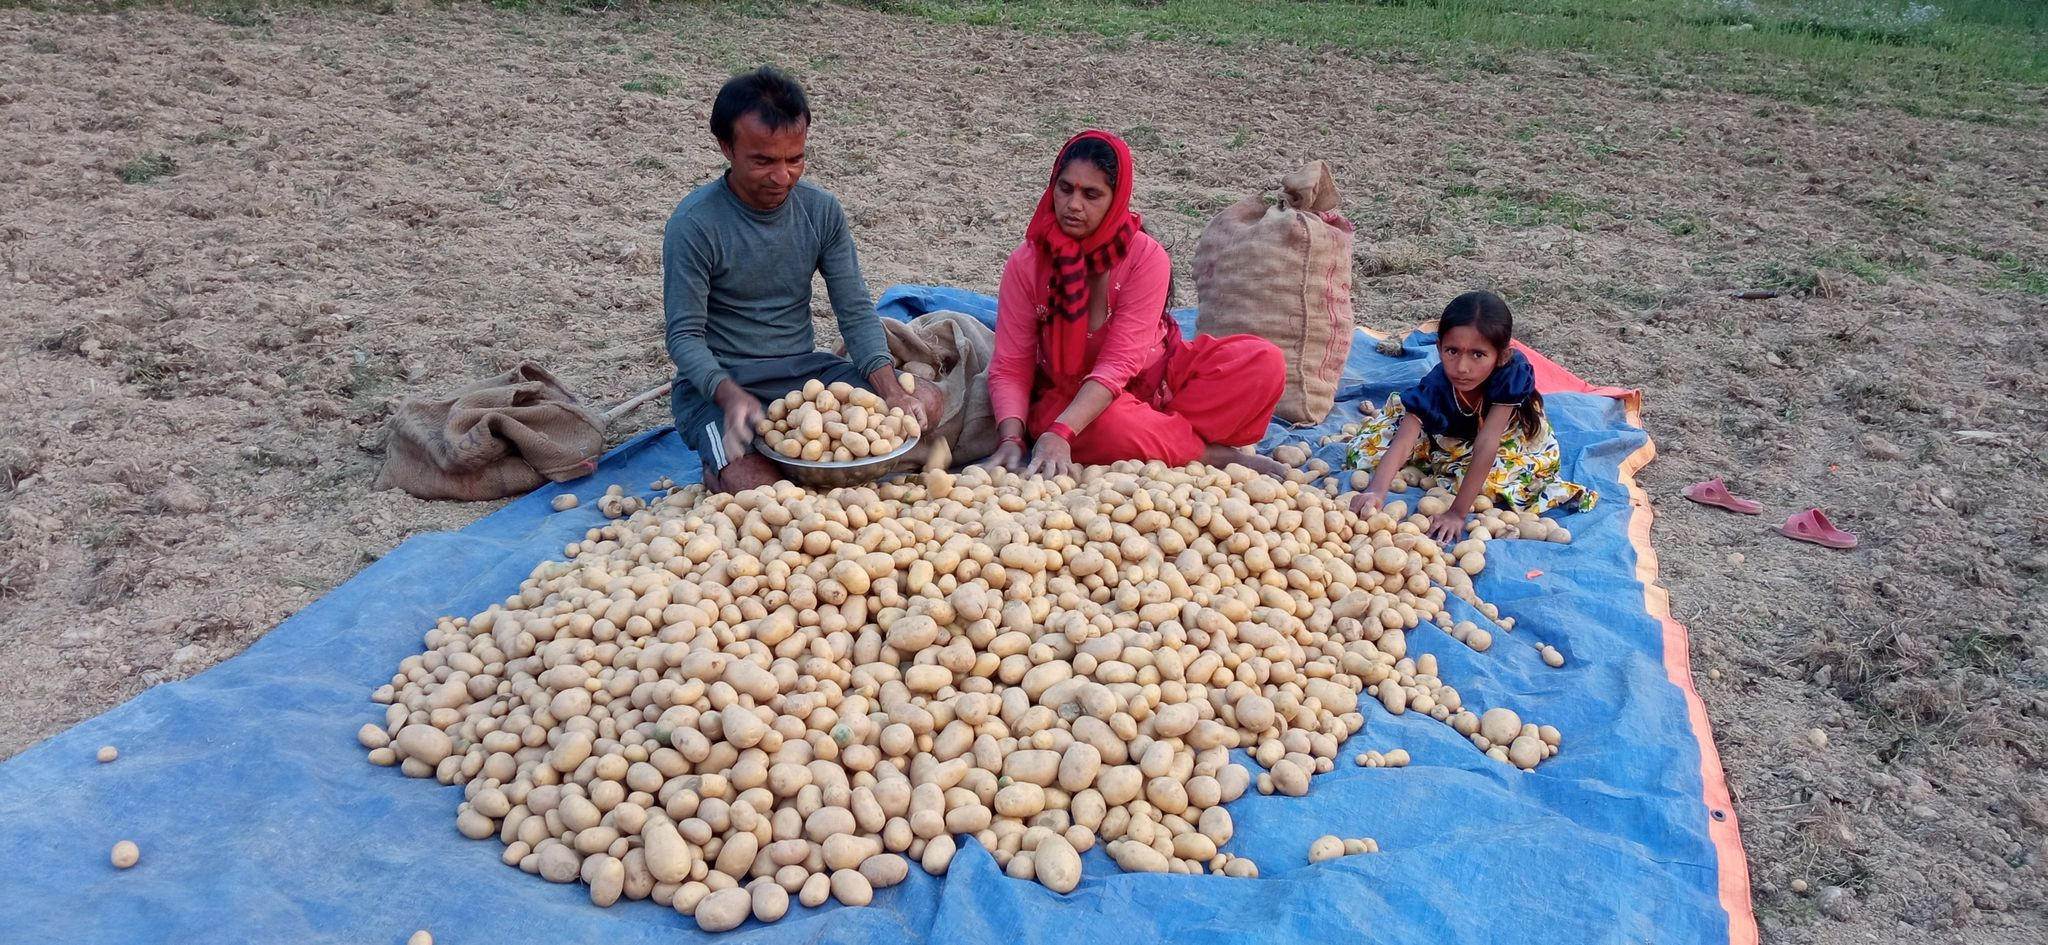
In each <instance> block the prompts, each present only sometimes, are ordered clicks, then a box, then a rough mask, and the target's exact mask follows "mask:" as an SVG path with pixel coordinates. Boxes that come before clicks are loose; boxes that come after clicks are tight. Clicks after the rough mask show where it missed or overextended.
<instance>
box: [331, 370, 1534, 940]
mask: <svg viewBox="0 0 2048 945" xmlns="http://www.w3.org/2000/svg"><path fill="white" fill-rule="evenodd" d="M835 396H836V395H835ZM786 415H787V411H785V416H786ZM807 442H815V441H807ZM1425 524H1426V519H1422V518H1420V517H1419V516H1416V517H1409V518H1407V519H1396V518H1395V517H1392V516H1390V515H1388V514H1387V513H1386V512H1384V511H1382V512H1380V513H1376V514H1374V515H1372V516H1371V517H1369V518H1368V519H1366V520H1360V519H1358V518H1357V517H1356V516H1354V515H1352V514H1351V513H1350V512H1349V511H1348V510H1346V508H1345V506H1344V505H1343V503H1342V502H1341V501H1340V500H1338V499H1336V498H1333V497H1331V496H1329V495H1327V494H1326V493H1324V492H1322V491H1319V490H1316V489H1313V488H1305V487H1303V486H1302V485H1301V484H1300V483H1295V482H1282V481H1280V480H1276V479H1272V478H1268V477H1263V476H1258V475H1256V474H1254V473H1251V472H1250V471H1249V470H1246V469H1244V468H1242V467H1239V466H1232V467H1230V468H1229V469H1227V470H1219V469H1213V468H1210V467H1206V466H1201V465H1191V466H1187V467H1178V468H1176V467H1166V466H1163V465H1161V464H1157V463H1153V464H1143V465H1141V464H1137V463H1123V464H1118V465H1116V466H1111V467H1095V468H1092V469H1090V470H1088V471H1087V478H1086V479H1085V480H1083V481H1080V482H1076V481H1074V480H1072V479H1068V478H1065V477H1061V478H1059V479H1051V480H1048V479H1042V478H1036V479H1028V480H1027V479H1022V478H1019V477H1017V476H1016V475H1014V474H1010V473H995V472H991V471H988V470H985V469H980V468H975V469H970V470H969V471H967V472H966V473H963V474H958V475H955V474H952V473H948V472H944V471H933V472H927V473H924V474H922V475H920V476H912V477H908V478H905V479H902V480H899V481H894V482H889V483H882V484H878V485H872V486H864V487H860V488H846V489H837V490H833V491H831V492H829V493H825V494H817V493H810V492H805V491H803V490H801V489H799V488H797V487H796V486H793V485H791V484H789V483H786V482H785V483H779V484H777V485H775V486H773V487H764V488H761V489H756V490H753V491H749V492H744V493H739V494H737V495H730V496H707V495H706V494H705V493H704V492H703V490H702V488H701V487H697V486H692V487H689V488H687V489H681V490H675V491H673V492H672V493H670V494H669V495H667V496H665V497H661V498H658V499H656V500H654V502H653V503H652V504H651V506H650V507H649V508H647V509H645V510H643V511H641V512H639V513H637V514H634V515H633V516H632V517H630V518H627V519H624V520H619V521H612V522H608V523H606V524H604V525H603V526H601V527H598V528H593V529H591V530H590V531H589V532H588V533H586V535H585V536H584V538H583V539H582V540H581V541H576V542H572V543H570V544H569V545H568V546H567V547H565V548H564V551H563V553H564V556H565V558H566V560H561V561H550V562H547V563H545V564H542V565H540V566H539V567H538V568H536V569H535V570H534V572H533V573H532V575H531V576H530V577H529V578H528V579H527V580H526V581H525V582H523V583H522V584H521V585H520V587H519V588H518V590H517V591H516V592H515V593H514V594H512V595H511V596H510V597H508V598H506V600H505V601H504V602H503V603H502V604H499V605H493V606H492V607H490V608H489V609H487V610H485V611H484V612H483V613H480V614H476V615H474V616H470V617H444V618H442V619H441V620H440V621H439V622H438V624H437V625H436V626H435V627H434V629H432V630H430V631H428V632H427V633H426V635H425V646H426V651H425V652H424V653H421V654H417V655H414V656H410V657H407V658H406V659H405V660H404V661H403V662H401V663H400V665H399V667H398V671H397V673H396V674H395V675H394V676H393V677H392V679H391V682H390V683H389V684H388V685H385V686H382V687H380V688H379V689H378V690H377V691H376V693H375V695H374V699H375V700H376V701H377V702H379V703H383V704H385V705H387V706H388V708H387V710H386V713H385V718H384V721H383V724H381V725H378V724H370V725H365V726H363V727H362V730H361V731H360V732H359V733H358V738H359V740H360V741H361V742H362V744H363V745H364V746H365V748H367V749H368V750H369V760H370V761H371V762H373V763H376V764H381V765H398V766H400V767H401V769H402V770H403V771H404V772H405V773H406V774H408V775H411V776H413V777H422V778H424V777H433V778H437V779H439V780H440V781H442V782H443V783H447V784H461V785H464V797H465V800H464V802H463V803H462V804H461V805H460V807H459V808H458V811H457V815H456V826H457V828H458V829H459V830H460V831H461V832H462V833H463V834H464V835H465V836H468V837H471V838H475V839H483V838H487V837H495V838H497V839H498V840H499V841H500V842H502V843H503V844H504V845H505V849H504V853H503V859H504V862H506V863H507V864H510V865H514V866H517V867H518V868H520V869H523V870H526V871H527V872H530V873H538V874H540V875H541V876H542V877H544V878H546V879H548V880H550V881H553V882H558V883H567V882H574V881H576V880H578V879H580V880H582V881H583V882H585V883H587V884H588V886H589V890H590V897H591V900H592V901H593V902H594V903H596V904H598V905H600V906H609V905H611V904H612V903H614V902H616V901H618V900H619V899H620V898H627V899H653V900H654V901H655V902H657V903H660V904H663V905H667V906H671V907H673V908H675V909H676V910H678V911H679V912H681V913H683V914H685V915H693V916H695V917H696V919H697V922H698V924H699V925H700V926H701V927H702V928H704V929H707V930H721V929H728V928H732V927H734V926H737V925H739V924H740V923H742V922H744V921H745V920H746V919H747V918H748V917H750V916H751V917H753V918H756V919H760V920H762V921H774V920H775V919H777V918H779V917H781V916H782V915H783V914H784V913H785V912H786V911H787V910H788V908H789V903H790V899H791V898H792V897H794V898H795V899H796V900H797V901H798V902H799V903H801V904H803V905H807V906H815V905H819V904H822V903H824V902H825V901H826V900H827V899H834V900H837V901H839V902H841V903H843V904H847V905H864V904H867V903H868V902H869V901H870V900H871V898H872V897H873V895H874V890H875V889H877V888H880V887H886V886H889V885H892V884H895V883H898V882H901V881H902V880H903V879H904V878H905V876H906V875H907V872H908V868H909V866H910V865H911V863H913V862H914V863H916V864H917V865H918V866H920V867H921V868H923V869H924V870H926V871H927V872H930V873H932V874H943V873H944V872H945V871H946V869H947V866H948V864H949V863H950V862H951V861H952V858H953V856H954V853H955V851H956V849H957V847H956V840H955V837H956V836H957V835H962V834H965V835H970V836H972V837H974V838H975V840H976V841H977V842H979V843H980V844H981V846H982V847H983V848H985V849H986V850H988V851H990V853H991V854H992V855H993V857H994V859H995V861H996V863H997V864H999V865H1000V866H1001V867H1002V868H1003V869H1004V870H1005V872H1006V873H1008V875H1010V876H1013V877H1017V878H1020V879H1025V880H1035V881H1037V882H1040V883H1042V884H1044V885H1046V886H1047V887H1049V888H1051V889H1053V890H1056V891H1059V892H1062V893H1064V892H1068V891H1071V890H1072V889H1074V888H1075V886H1076V884H1078V883H1079V881H1080V876H1081V859H1080V854H1081V853H1083V852H1085V851H1087V850H1089V849H1091V848H1092V847H1094V846H1095V845H1096V844H1097V843H1107V852H1108V854H1109V855H1110V857H1111V858H1112V859H1113V860H1114V861H1115V862H1116V863H1117V864H1118V865H1119V866H1120V867H1121V868H1122V869H1124V870H1126V871H1145V872H1160V873H1203V872H1207V873H1221V874H1224V875H1229V876H1256V875H1257V873H1258V867H1257V865H1256V864H1255V863H1253V862H1252V861H1251V860H1248V859H1244V858H1241V857H1232V856H1231V855H1229V854H1228V853H1225V852H1223V850H1222V848H1223V847H1224V846H1225V845H1226V844H1228V843H1229V842H1230V840H1231V837H1232V835H1233V830H1234V828H1233V825H1232V821H1231V816H1230V813H1229V811H1228V810H1227V809H1226V807H1225V805H1226V804H1228V803H1229V802H1230V801H1232V800H1235V799H1237V798H1238V797H1240V796H1242V795H1243V794H1244V792H1245V791H1246V790H1248V789H1250V788H1251V787H1252V786H1253V784H1254V783H1256V785H1257V787H1258V789H1259V790H1261V791H1264V792H1269V793H1270V792H1278V793H1282V794H1287V795H1293V796H1300V795H1303V794H1306V793H1307V792H1308V789H1309V779H1310V777H1311V776H1312V775H1314V774H1318V773H1323V772H1328V771H1330V770H1332V768H1333V765H1334V763H1335V761H1336V759H1337V757H1338V751H1339V746H1340V745H1342V743H1343V742H1344V741H1345V740H1346V738H1348V737H1349V736H1350V735H1352V734H1353V733H1355V732H1357V731H1358V730H1359V728H1360V727H1362V726H1363V725H1364V724H1365V717H1364V715H1362V714H1361V713H1360V711H1359V700H1360V698H1361V697H1365V698H1376V699H1378V700H1379V701H1380V702H1381V703H1382V705H1384V706H1385V707H1386V708H1387V709H1388V711H1390V712H1394V713H1403V712H1419V713H1422V714H1425V715H1429V716H1430V717H1432V718H1434V719H1436V720H1438V721H1439V722H1442V723H1444V724H1447V725H1450V726H1452V727H1454V728H1455V729H1456V730H1457V731H1459V732H1461V733H1465V734H1468V735H1471V736H1472V740H1473V744H1474V746H1475V747H1477V748H1478V749H1479V750H1481V751H1484V752H1486V753H1487V754H1489V755H1490V756H1492V757H1495V758H1497V759H1499V760H1501V761H1503V762H1507V763H1513V764H1516V765H1519V766H1521V767H1523V768H1532V767H1534V765H1535V763H1536V761H1538V760H1541V759H1542V758H1543V757H1548V755H1549V754H1551V753H1553V752H1554V751H1555V750H1556V745H1557V738H1556V732H1555V730H1554V729H1548V728H1541V729H1539V728H1537V727H1535V726H1529V727H1528V731H1527V734H1528V736H1529V738H1528V739H1525V738H1523V735H1524V734H1525V733H1524V732H1523V730H1522V726H1521V724H1520V721H1519V718H1518V717H1515V716H1514V713H1512V712H1508V713H1507V717H1508V718H1514V721H1515V731H1514V732H1512V733H1510V732H1509V731H1508V730H1507V728H1506V727H1504V722H1505V719H1504V718H1502V717H1500V716H1498V715H1497V713H1501V712H1504V711H1506V710H1503V709H1499V708H1495V709H1490V710H1487V711H1486V713H1485V714H1484V715H1483V716H1482V715H1479V714H1475V710H1474V709H1473V708H1471V707H1468V706H1467V705H1466V704H1465V703H1464V700H1463V698H1462V697H1461V695H1460V694H1459V693H1458V691H1457V690H1456V689H1454V688H1452V687H1451V686H1450V685H1448V684H1446V683H1444V682H1443V681H1442V680H1441V679H1439V678H1438V677H1437V666H1436V659H1435V657H1434V656H1433V655H1430V654H1426V653H1423V654H1411V653H1410V652H1409V647H1408V633H1409V631H1411V630H1413V629H1415V628H1416V627H1418V626H1419V625H1420V624H1421V623H1423V622H1425V621H1427V622H1431V623H1434V624H1436V625H1437V626H1439V627H1445V628H1448V627H1451V626H1453V625H1454V621H1453V620H1452V618H1451V614H1450V613H1449V612H1448V611H1447V610H1446V609H1445V604H1446V601H1447V600H1448V598H1449V597H1451V596H1457V597H1460V598H1462V599H1465V600H1466V601H1468V602H1470V603H1472V604H1473V605H1474V606H1475V607H1480V608H1482V609H1483V610H1484V612H1486V613H1488V615H1489V618H1492V617H1497V613H1495V612H1494V611H1493V608H1492V606H1491V605H1489V604H1485V603H1484V602H1482V601H1479V600H1478V598H1477V597H1476V596H1474V595H1473V593H1472V589H1471V572H1472V571H1475V570H1477V568H1476V566H1475V565H1476V564H1477V563H1478V562H1474V561H1471V560H1469V558H1468V560H1463V561H1461V560H1460V559H1458V558H1454V557H1452V555H1451V554H1450V553H1448V552H1446V551H1445V550H1443V549H1442V548H1440V547H1439V546H1438V545H1437V544H1435V543H1434V542H1432V541H1430V540H1429V539H1428V538H1427V537H1426V536H1425V535H1424V534H1423V532H1422V528H1423V526H1424V525H1425ZM1531 739H1533V740H1534V742H1535V744H1536V746H1537V747H1535V748H1532V747H1531V745H1530V744H1529V742H1530V740H1531ZM1239 747H1242V748H1245V749H1248V750H1249V751H1250V753H1251V755H1252V756H1253V757H1254V758H1255V759H1256V761H1257V763H1258V764H1259V765H1260V766H1262V767H1263V768H1265V769H1266V770H1265V771H1263V772H1261V773H1259V774H1258V775H1257V777H1256V779H1254V778H1253V776H1252V774H1251V772H1250V770H1249V769H1248V768H1246V767H1245V766H1243V765H1241V764H1237V763H1234V762H1233V761H1232V760H1231V754H1230V751H1231V749H1233V748H1239ZM1396 757H1398V759H1399V761H1398V762H1396V761H1395V760H1394V759H1395V758H1396ZM1374 760H1377V761H1380V762H1381V763H1386V764H1396V763H1405V762H1406V760H1407V758H1406V753H1405V752H1398V753H1390V754H1389V755H1386V756H1380V757H1379V758H1377V759H1374Z"/></svg>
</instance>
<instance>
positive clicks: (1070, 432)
mask: <svg viewBox="0 0 2048 945" xmlns="http://www.w3.org/2000/svg"><path fill="white" fill-rule="evenodd" d="M1045 432H1047V433H1050V434H1052V435H1053V436H1056V437H1059V438H1060V439H1062V440H1065V441H1067V442H1069V443H1072V442H1074V428H1073V427H1070V426H1067V425H1066V424H1064V423H1061V422H1059V421H1058V420H1054V421H1053V422H1052V426H1049V427H1046V428H1045Z"/></svg>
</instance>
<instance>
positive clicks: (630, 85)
mask: <svg viewBox="0 0 2048 945" xmlns="http://www.w3.org/2000/svg"><path fill="white" fill-rule="evenodd" d="M675 84H676V83H675V80H674V79H671V78H669V77H668V76H665V75H653V76H646V77H644V78H639V79H634V80H632V81H630V82H626V83H624V84H622V85H620V86H619V88H622V89H625V90H626V91H628V92H646V93H648V94H649V95H667V94H668V93H669V90H670V89H673V88H675Z"/></svg>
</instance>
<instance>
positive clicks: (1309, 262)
mask: <svg viewBox="0 0 2048 945" xmlns="http://www.w3.org/2000/svg"><path fill="white" fill-rule="evenodd" d="M1280 190H1281V203H1280V205H1279V206H1269V205H1267V203H1266V201H1265V198H1264V197H1263V196H1262V195H1254V196H1251V197H1247V198H1245V199H1243V200H1241V201H1238V202H1237V203H1236V204H1234V205H1232V206H1230V207H1227V208H1225V209H1224V210H1223V212H1222V213H1219V214H1217V215H1216V219H1214V220H1211V221H1209V226H1208V228H1207V229H1205V230H1203V231H1202V239H1201V242H1199V243H1197V244H1195V296H1196V304H1197V305H1198V306H1199V313H1198V314H1197V316H1196V319H1195V330H1196V331H1198V332H1201V333H1203V334H1208V335H1217V336H1223V335H1257V336H1259V337H1261V338H1264V339H1266V340H1267V341H1270V342H1272V343H1273V344H1275V345H1277V346H1279V348H1280V352H1281V353H1282V354H1284V355H1286V356H1287V387H1286V390H1285V391H1283V392H1282V393H1281V395H1280V404H1279V405H1278V406H1276V407H1274V408H1273V413H1274V415H1275V416H1278V417H1280V418H1281V419H1283V420H1286V421H1288V422H1289V423H1320V422H1322V419H1323V417H1325V416H1327V415H1328V414H1329V412H1330V407H1331V405H1332V404H1334V403H1335V402H1336V399H1337V385H1338V383H1339V381H1340V380H1342V378H1343V376H1344V359H1345V358H1346V357H1348V356H1349V355H1350V354H1351V337H1352V332H1353V331H1354V326H1353V323H1352V321H1351V221H1349V220H1346V219H1344V217H1343V216H1342V215H1341V214H1339V213H1337V212H1336V209H1337V185H1336V183H1335V182H1334V181H1332V180H1331V179H1330V166H1329V165H1328V164H1325V163H1323V162H1322V161H1316V162H1314V163H1311V164H1309V165H1308V166H1307V167H1304V168H1302V169H1301V170H1299V171H1296V172H1294V173H1292V174H1289V175H1287V176H1286V177H1285V178H1282V179H1281V182H1280Z"/></svg>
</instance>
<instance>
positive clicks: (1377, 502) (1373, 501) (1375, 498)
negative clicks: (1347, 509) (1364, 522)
mask: <svg viewBox="0 0 2048 945" xmlns="http://www.w3.org/2000/svg"><path fill="white" fill-rule="evenodd" d="M1386 504H1387V494H1386V493H1384V492H1374V491H1371V490H1368V491H1365V492H1360V493H1358V494H1356V495H1353V496H1352V497H1351V514H1353V515H1356V516H1358V517H1359V518H1365V517H1367V516H1370V515H1371V514H1372V513H1374V512H1377V511H1379V510H1380V506H1383V505H1386Z"/></svg>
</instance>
